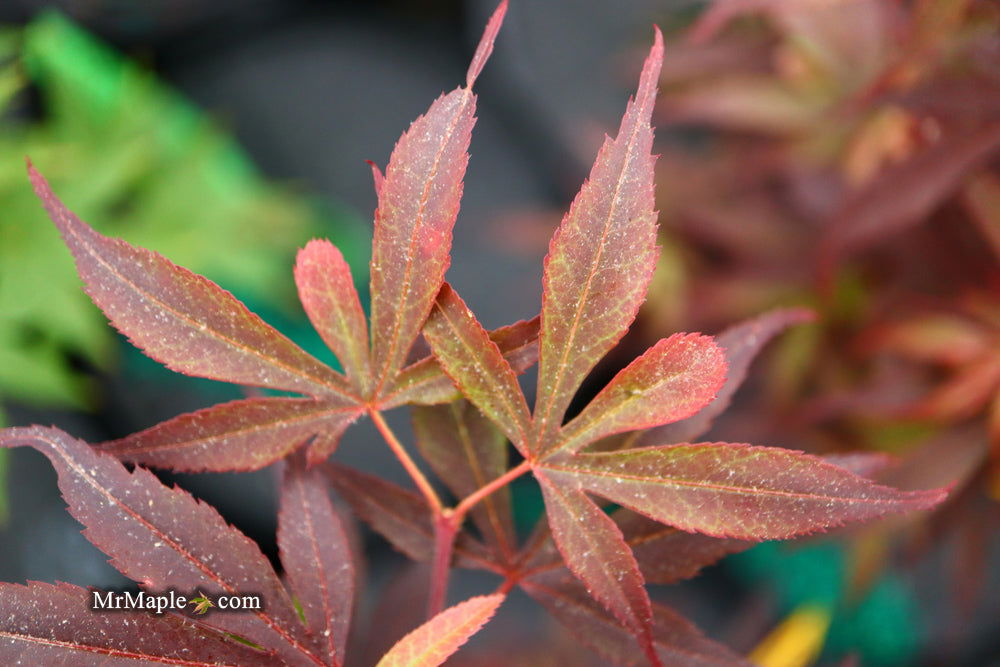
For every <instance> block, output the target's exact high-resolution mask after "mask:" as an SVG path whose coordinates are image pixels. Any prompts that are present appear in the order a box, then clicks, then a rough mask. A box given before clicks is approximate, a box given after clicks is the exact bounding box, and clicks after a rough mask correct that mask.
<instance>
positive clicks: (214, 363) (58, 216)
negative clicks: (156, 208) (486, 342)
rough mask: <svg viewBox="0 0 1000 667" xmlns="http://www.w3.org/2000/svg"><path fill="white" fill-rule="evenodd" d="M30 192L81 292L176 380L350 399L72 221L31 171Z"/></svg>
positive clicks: (215, 303)
mask: <svg viewBox="0 0 1000 667" xmlns="http://www.w3.org/2000/svg"><path fill="white" fill-rule="evenodd" d="M28 172H29V174H30V176H31V182H32V184H33V185H34V187H35V193H36V194H37V195H38V197H39V199H41V200H42V204H44V206H45V210H46V211H48V214H49V217H50V218H52V221H53V222H54V223H55V224H56V227H58V228H59V232H60V233H61V234H62V237H63V240H64V241H65V242H66V245H67V246H69V249H70V251H71V252H72V253H73V258H74V260H76V268H77V271H78V272H79V274H80V277H81V278H82V279H83V282H84V284H85V286H86V289H87V293H88V294H89V295H90V298H91V299H93V300H94V303H96V304H97V305H98V307H99V308H100V309H101V310H103V311H104V314H105V315H107V316H108V319H110V320H111V323H112V324H114V325H115V327H116V328H117V329H118V330H119V331H121V332H122V333H123V334H125V335H126V336H128V338H129V340H131V341H132V343H133V344H134V345H136V347H138V348H139V349H141V350H142V351H143V352H145V353H146V354H148V355H149V356H150V357H152V358H153V359H156V360H157V361H159V362H160V363H162V364H164V365H165V366H167V367H168V368H170V369H172V370H175V371H177V372H179V373H185V374H187V375H195V376H198V377H205V378H210V379H213V380H223V381H225V382H235V383H238V384H247V385H253V386H257V387H270V388H272V389H283V390H286V391H294V392H299V393H303V394H309V395H312V396H329V395H331V394H332V395H336V396H350V395H351V392H350V391H349V388H348V386H347V383H346V381H345V379H344V377H343V376H342V375H340V374H339V373H337V372H336V371H334V370H333V369H331V368H329V367H327V366H324V365H323V364H322V363H320V362H319V361H317V360H316V359H314V358H313V357H311V356H309V355H308V354H306V353H305V352H304V351H302V349H301V348H299V347H298V346H297V345H296V344H295V343H293V342H292V341H290V340H289V339H288V338H286V337H285V336H283V335H281V334H280V333H278V332H277V331H276V330H274V329H273V328H271V327H270V326H268V325H267V324H265V323H264V321H263V320H261V319H260V318H259V317H257V316H256V315H254V314H253V313H251V312H250V311H249V310H247V308H246V306H244V305H243V304H242V303H240V302H239V301H237V300H236V298H235V297H234V296H233V295H232V294H230V293H229V292H227V291H225V290H224V289H222V288H221V287H219V286H218V285H216V284H215V283H213V282H212V281H210V280H208V279H207V278H204V277H202V276H199V275H197V274H195V273H191V272H190V271H188V270H187V269H185V268H183V267H180V266H177V265H176V264H173V263H172V262H170V261H169V260H167V259H165V258H164V257H162V256H160V255H158V254H156V253H155V252H151V251H149V250H146V249H144V248H138V247H136V246H133V245H130V244H128V243H126V242H125V241H122V240H121V239H111V238H108V237H106V236H103V235H101V234H99V233H97V232H96V231H94V230H93V229H91V228H90V227H89V226H87V224H85V223H84V222H83V221H81V220H80V219H79V218H77V217H76V216H75V215H73V214H72V213H71V212H70V211H69V210H68V209H67V208H66V207H65V206H64V205H63V203H62V202H61V201H59V199H58V198H56V196H55V194H53V193H52V190H51V189H50V188H49V184H48V183H47V182H46V181H45V179H44V178H42V176H41V174H39V173H38V172H37V171H36V170H35V168H34V167H32V166H30V165H29V166H28Z"/></svg>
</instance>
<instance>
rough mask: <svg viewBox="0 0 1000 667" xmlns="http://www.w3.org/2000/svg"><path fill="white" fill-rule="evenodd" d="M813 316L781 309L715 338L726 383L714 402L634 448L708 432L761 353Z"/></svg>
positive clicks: (645, 435) (652, 431)
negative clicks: (724, 359) (778, 336)
mask: <svg viewBox="0 0 1000 667" xmlns="http://www.w3.org/2000/svg"><path fill="white" fill-rule="evenodd" d="M814 318H815V314H814V313H813V312H812V311H811V310H808V309H806V308H781V309H777V310H772V311H769V312H767V313H764V314H763V315H759V316H757V317H754V318H752V319H749V320H746V321H745V322H740V323H739V324H736V325H734V326H731V327H729V328H728V329H726V330H725V331H723V332H722V333H721V334H719V335H718V336H716V337H715V342H716V344H717V345H718V346H719V347H721V348H722V349H723V351H724V352H725V355H726V365H727V367H728V368H727V371H726V382H725V384H723V385H722V389H720V390H719V393H718V394H717V395H716V397H715V400H713V401H712V402H711V403H709V404H708V405H706V406H705V407H704V408H702V409H701V410H699V411H698V412H697V413H696V414H694V415H693V416H691V417H688V418H687V419H683V420H681V421H677V422H674V423H673V424H665V425H663V426H661V427H659V428H654V429H650V430H649V431H646V432H645V433H643V434H642V436H641V437H640V438H639V439H638V440H636V442H635V444H636V445H638V446H642V445H665V444H672V443H677V442H693V441H695V440H697V439H698V438H700V437H701V436H702V435H704V434H705V433H706V432H708V429H710V428H711V427H712V422H714V421H715V418H716V417H718V416H719V415H720V414H722V413H723V412H724V411H725V410H726V408H728V407H729V404H730V403H731V402H732V400H733V394H735V393H736V390H737V389H739V388H740V386H741V385H742V384H743V381H744V380H745V379H746V376H747V370H748V369H749V368H750V364H751V363H752V362H753V360H754V359H755V358H756V357H757V355H758V354H759V353H760V351H761V349H762V348H763V347H764V346H765V345H766V344H767V343H768V342H769V341H770V340H771V339H772V338H774V337H775V336H777V335H778V334H780V333H781V332H782V331H784V330H785V329H787V328H788V327H790V326H792V325H793V324H800V323H802V322H809V321H811V320H812V319H814Z"/></svg>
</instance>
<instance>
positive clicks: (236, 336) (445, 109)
mask: <svg viewBox="0 0 1000 667" xmlns="http://www.w3.org/2000/svg"><path fill="white" fill-rule="evenodd" d="M505 12H506V3H501V5H500V6H499V7H498V9H497V11H496V12H495V13H494V15H493V17H492V18H491V19H490V22H489V24H488V25H487V28H486V30H485V32H484V35H483V38H482V41H481V42H480V43H479V46H478V48H477V50H476V52H475V55H474V56H473V59H472V64H471V65H470V66H469V70H468V74H467V76H466V83H465V86H462V87H459V88H456V89H455V90H453V91H452V92H450V93H448V94H446V95H443V96H441V97H440V98H438V99H437V100H436V101H435V102H434V103H433V104H432V105H431V107H430V109H429V110H428V111H427V113H426V114H424V115H423V116H421V117H420V118H418V119H417V120H416V121H414V122H413V124H412V125H411V126H410V128H409V130H407V131H406V132H405V133H404V134H403V136H402V137H401V138H400V140H399V142H398V143H397V144H396V147H395V149H394V150H393V152H392V157H391V158H390V160H389V166H388V168H387V169H386V174H385V176H384V177H383V175H382V174H381V172H379V170H378V169H377V168H375V167H373V169H374V173H375V184H376V189H377V190H378V198H379V206H378V210H377V211H376V213H375V238H374V241H373V245H372V260H371V285H370V289H371V303H372V327H371V341H370V342H369V335H368V325H367V323H366V321H365V315H364V312H363V311H362V309H361V304H360V300H359V298H358V294H357V291H356V290H355V287H354V283H353V281H352V279H351V274H350V271H349V268H348V266H347V263H346V262H345V261H344V258H343V256H342V255H341V253H340V251H339V250H338V249H337V248H336V247H335V246H333V245H332V244H331V243H329V242H328V241H323V240H314V241H312V242H310V243H309V244H308V245H307V246H306V247H305V248H304V249H302V250H301V251H300V252H299V256H298V260H297V263H296V266H295V280H296V284H297V286H298V290H299V296H300V299H301V301H302V305H303V307H304V308H305V311H306V314H307V315H308V316H309V319H310V321H311V322H312V323H313V325H314V326H315V327H316V329H317V331H318V332H319V333H320V335H321V336H322V338H323V340H324V341H326V343H327V344H328V345H329V347H330V349H331V350H333V352H334V354H335V355H336V356H337V358H338V359H339V360H340V362H341V363H342V365H343V367H344V369H345V372H344V373H343V374H342V373H340V372H338V371H336V370H334V369H333V368H330V367H329V366H326V365H325V364H323V363H321V362H320V361H318V360H317V359H315V358H313V357H312V356H310V355H309V354H307V353H306V352H304V351H303V350H302V349H301V348H299V347H298V346H297V345H295V343H293V342H292V341H291V340H289V339H288V338H286V337H285V336H283V335H282V334H280V333H278V332H277V331H276V330H275V329H273V328H272V327H270V326H269V325H267V324H266V323H265V322H263V321H262V320H261V319H260V318H259V317H257V316H256V315H255V314H253V313H251V312H250V311H249V310H247V308H246V307H245V306H244V305H243V304H242V303H240V302H239V301H238V300H237V299H236V298H234V297H233V296H232V295H231V294H230V293H229V292H227V291H225V290H224V289H222V288H221V287H219V286H218V285H216V284H215V283H213V282H211V281H209V280H208V279H206V278H204V277H202V276H199V275H196V274H194V273H191V272H190V271H188V270H186V269H184V268H182V267H179V266H177V265H175V264H173V263H171V262H170V261H169V260H167V259H166V258H164V257H162V256H160V255H158V254H156V253H155V252H152V251H150V250H146V249H144V248H138V247H135V246H132V245H130V244H128V243H127V242H125V241H123V240H121V239H112V238H108V237H106V236H103V235H101V234H99V233H98V232H96V231H94V230H93V229H92V228H91V227H89V226H88V225H86V224H85V223H84V222H83V221H81V220H80V219H79V218H77V217H76V216H75V215H73V213H72V212H70V211H69V210H68V209H67V208H66V207H65V206H64V205H63V203H62V202H61V201H59V199H58V198H57V197H56V196H55V194H54V193H53V192H52V191H51V189H50V188H49V186H48V183H47V182H46V181H45V179H44V178H43V177H42V175H41V174H40V173H39V172H38V171H37V170H36V169H35V168H34V167H33V166H31V165H30V163H29V167H28V170H29V174H30V177H31V182H32V184H33V185H34V188H35V192H36V193H37V194H38V196H39V198H40V199H41V200H42V203H43V204H44V206H45V209H46V211H47V212H48V214H49V216H50V217H51V218H52V221H53V222H54V223H55V224H56V226H57V227H58V228H59V231H60V233H61V234H62V237H63V240H64V241H65V242H66V245H67V246H68V247H69V249H70V251H71V252H72V254H73V258H74V260H75V262H76V267H77V271H78V272H79V274H80V277H81V278H82V279H83V282H84V287H85V289H86V290H87V293H88V294H89V295H90V297H91V298H92V299H93V301H94V303H95V304H97V306H98V307H100V308H101V310H103V311H104V313H105V314H106V315H107V316H108V319H109V320H111V323H112V324H113V325H114V326H115V327H116V328H117V329H118V330H119V331H121V332H122V333H123V334H124V335H125V336H127V337H128V338H129V340H130V341H131V342H132V343H133V344H135V345H136V346H137V347H139V348H140V349H141V350H142V351H143V352H145V353H146V354H148V355H149V356H150V357H152V358H154V359H156V360H158V361H160V362H161V363H163V364H164V365H166V366H167V367H169V368H171V369H172V370H175V371H178V372H180V373H185V374H187V375H194V376H198V377H205V378H210V379H214V380H222V381H226V382H233V383H237V384H242V385H249V386H255V387H265V388H268V389H276V390H281V391H286V392H293V393H296V394H300V395H302V397H255V398H248V399H244V400H239V401H233V402H230V403H224V404H220V405H216V406H213V407H210V408H206V409H203V410H198V411H196V412H193V413H190V414H185V415H181V416H179V417H176V418H174V419H170V420H168V421H166V422H163V423H161V424H158V425H156V426H153V427H151V428H149V429H146V430H144V431H141V432H139V433H135V434H133V435H130V436H127V437H125V438H122V439H120V440H116V441H113V442H107V443H104V444H103V445H100V448H101V449H102V450H104V451H107V452H111V453H114V454H115V455H117V456H119V457H120V458H122V459H123V460H127V461H133V462H137V463H143V464H146V465H152V466H158V467H168V468H172V469H174V470H184V471H222V470H255V469H258V468H262V467H264V466H267V465H269V464H271V463H274V462H275V461H277V460H280V459H281V458H283V457H285V456H287V455H288V454H290V453H291V452H292V451H294V450H295V449H297V448H298V447H300V446H303V445H306V443H308V445H307V456H308V459H309V461H310V462H311V463H316V462H318V461H321V460H324V459H326V458H327V457H328V456H329V455H330V454H331V453H332V452H333V451H334V449H335V448H336V446H337V444H338V442H339V440H340V437H341V436H342V434H343V432H344V431H345V430H346V429H347V427H348V426H350V425H351V424H352V423H353V422H354V421H356V420H357V419H358V418H359V417H361V416H362V415H365V414H370V415H371V416H372V417H373V418H375V419H376V420H378V421H380V420H381V411H383V410H387V409H390V408H393V407H397V406H400V405H404V404H407V403H416V404H435V403H442V402H447V401H449V400H452V399H454V398H455V397H456V396H457V394H456V392H455V389H454V387H453V386H452V384H451V382H450V380H449V379H448V378H447V377H446V376H444V374H443V373H442V372H441V370H440V367H439V366H438V364H437V362H436V361H435V360H434V359H433V358H430V357H425V358H423V359H419V360H417V361H415V362H414V363H410V364H407V363H406V361H407V355H408V354H409V352H410V349H411V348H412V347H413V343H414V341H415V340H416V338H417V336H418V335H419V334H420V328H421V327H422V325H423V323H424V320H425V319H426V317H427V313H428V312H429V311H430V309H431V307H432V306H433V303H434V298H435V296H436V294H437V292H438V290H439V289H440V286H441V284H442V281H443V279H444V273H445V270H446V269H447V267H448V263H449V253H450V249H451V230H452V227H453V226H454V224H455V218H456V216H457V215H458V208H459V199H460V197H461V193H462V179H463V177H464V174H465V167H466V164H467V162H468V151H467V149H468V144H469V139H470V136H471V132H472V126H473V124H474V122H475V108H476V95H475V94H474V93H473V92H472V86H473V84H474V83H475V80H476V78H477V76H478V75H479V73H480V72H481V71H482V68H483V66H484V64H485V63H486V60H487V59H488V58H489V55H490V53H491V52H492V50H493V43H494V40H495V38H496V35H497V32H498V30H499V29H500V25H501V23H502V21H503V16H504V13H505ZM536 332H537V321H535V320H533V321H530V322H519V323H517V324H514V325H512V326H509V327H504V328H502V329H498V330H497V331H495V332H493V333H492V334H491V335H492V336H493V338H494V340H496V341H497V343H498V344H499V345H500V346H501V347H502V348H503V349H504V350H505V353H506V354H507V355H508V356H509V358H510V360H511V362H512V364H513V367H515V368H518V369H521V370H523V369H524V368H526V367H527V366H529V365H531V364H532V363H534V359H535V355H536V347H535V336H536Z"/></svg>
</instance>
